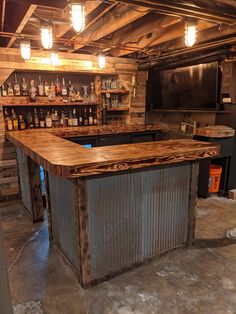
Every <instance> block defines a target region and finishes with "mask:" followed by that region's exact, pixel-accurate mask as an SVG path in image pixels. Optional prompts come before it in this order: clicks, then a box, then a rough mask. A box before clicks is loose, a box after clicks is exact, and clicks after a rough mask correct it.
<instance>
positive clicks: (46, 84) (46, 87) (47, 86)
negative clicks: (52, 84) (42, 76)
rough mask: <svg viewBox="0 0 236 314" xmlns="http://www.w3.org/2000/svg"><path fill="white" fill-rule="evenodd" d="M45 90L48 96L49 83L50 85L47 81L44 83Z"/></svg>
mask: <svg viewBox="0 0 236 314" xmlns="http://www.w3.org/2000/svg"><path fill="white" fill-rule="evenodd" d="M44 92H45V96H48V94H49V85H48V82H47V81H46V82H45V85H44Z"/></svg>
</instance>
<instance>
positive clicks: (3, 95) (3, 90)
mask: <svg viewBox="0 0 236 314" xmlns="http://www.w3.org/2000/svg"><path fill="white" fill-rule="evenodd" d="M2 97H7V90H6V89H5V85H4V84H2Z"/></svg>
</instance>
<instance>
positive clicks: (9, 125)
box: [4, 109, 13, 131]
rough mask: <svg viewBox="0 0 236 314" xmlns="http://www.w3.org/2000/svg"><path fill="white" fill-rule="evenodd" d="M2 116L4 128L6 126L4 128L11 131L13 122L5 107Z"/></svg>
mask: <svg viewBox="0 0 236 314" xmlns="http://www.w3.org/2000/svg"><path fill="white" fill-rule="evenodd" d="M4 116H5V128H6V130H7V131H12V130H13V123H12V119H11V118H10V117H9V114H8V112H7V109H5V112H4Z"/></svg>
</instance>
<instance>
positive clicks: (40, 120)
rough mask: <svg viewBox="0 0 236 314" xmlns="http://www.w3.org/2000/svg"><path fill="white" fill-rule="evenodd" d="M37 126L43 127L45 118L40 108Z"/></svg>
mask: <svg viewBox="0 0 236 314" xmlns="http://www.w3.org/2000/svg"><path fill="white" fill-rule="evenodd" d="M39 127H40V128H45V118H44V115H43V109H40V113H39Z"/></svg>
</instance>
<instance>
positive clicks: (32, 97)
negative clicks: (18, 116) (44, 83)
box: [29, 80, 36, 102]
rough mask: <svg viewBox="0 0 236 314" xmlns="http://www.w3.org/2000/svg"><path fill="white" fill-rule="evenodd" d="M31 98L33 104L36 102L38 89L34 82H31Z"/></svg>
mask: <svg viewBox="0 0 236 314" xmlns="http://www.w3.org/2000/svg"><path fill="white" fill-rule="evenodd" d="M29 98H30V101H32V102H35V101H36V87H35V85H34V80H31V81H30V90H29Z"/></svg>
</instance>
